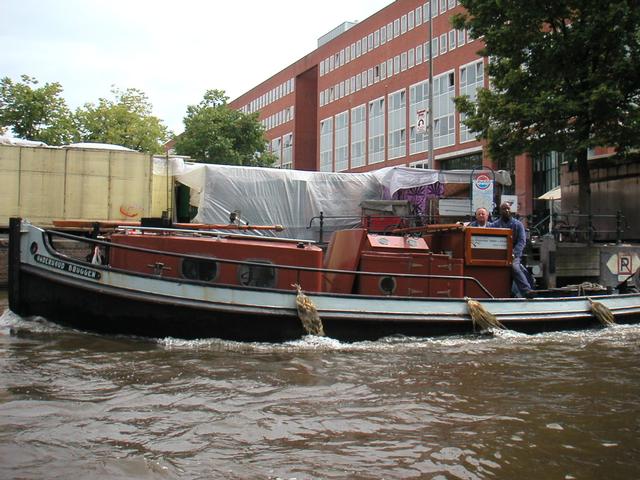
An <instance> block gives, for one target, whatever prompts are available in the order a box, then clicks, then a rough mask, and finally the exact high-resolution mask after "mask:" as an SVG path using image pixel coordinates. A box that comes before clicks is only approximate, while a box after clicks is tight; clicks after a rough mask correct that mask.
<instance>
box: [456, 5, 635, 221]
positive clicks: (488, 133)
mask: <svg viewBox="0 0 640 480" xmlns="http://www.w3.org/2000/svg"><path fill="white" fill-rule="evenodd" d="M460 3H461V4H462V5H463V6H464V7H465V8H466V10H467V13H465V14H459V15H456V16H455V17H454V19H453V24H454V26H455V27H456V28H467V29H468V30H469V33H470V34H471V35H472V37H473V38H480V37H482V39H483V41H484V44H485V48H484V49H483V50H482V51H481V52H480V53H481V54H482V55H484V56H488V57H489V75H490V78H491V89H490V90H487V89H484V90H481V91H479V92H478V98H477V101H476V102H475V103H474V102H471V101H470V100H469V98H466V97H461V98H457V99H456V106H457V108H458V110H459V111H460V112H462V113H464V114H465V115H466V116H467V118H466V120H465V122H464V123H465V124H466V125H467V126H468V127H469V128H471V129H472V130H473V131H475V132H478V134H479V135H478V136H479V138H482V139H485V140H487V141H488V145H489V151H490V153H491V155H492V156H493V157H494V158H497V159H499V158H500V157H508V156H511V157H512V156H514V155H517V154H520V153H524V152H528V153H531V154H534V155H535V154H539V153H544V152H549V151H553V150H555V151H561V152H565V153H567V154H569V156H570V157H573V158H574V159H575V160H576V162H577V167H578V177H579V182H580V186H579V195H578V202H579V207H580V212H581V213H583V214H587V213H590V212H591V204H590V203H591V202H590V197H591V187H590V183H591V181H590V174H589V167H588V161H587V153H588V149H589V148H593V147H596V146H609V147H614V148H615V149H616V150H617V152H618V154H619V155H625V154H627V153H629V152H630V151H632V150H633V149H634V148H637V147H638V146H639V145H640V81H638V79H640V2H638V1H637V0H610V1H607V2H603V1H601V0H530V1H526V2H523V1H521V0H461V2H460Z"/></svg>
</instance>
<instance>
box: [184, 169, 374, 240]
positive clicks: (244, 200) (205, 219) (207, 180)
mask: <svg viewBox="0 0 640 480" xmlns="http://www.w3.org/2000/svg"><path fill="white" fill-rule="evenodd" d="M198 167H199V168H197V167H196V168H192V167H191V166H190V167H187V168H185V171H184V173H182V174H180V175H178V176H177V179H178V181H180V182H181V183H183V184H185V185H187V186H189V187H190V188H192V189H195V190H196V191H199V192H201V195H200V196H199V202H198V215H197V216H196V217H195V218H194V220H193V221H194V222H195V223H209V224H211V223H228V222H229V216H230V214H231V212H236V213H237V215H238V218H239V221H240V223H242V224H249V225H282V226H283V227H284V228H285V230H284V231H283V232H279V233H277V232H275V231H261V233H263V234H266V235H273V236H275V235H278V236H286V237H290V238H299V239H306V240H318V239H319V227H320V222H319V219H318V218H316V219H315V220H314V221H313V222H312V219H313V218H314V217H318V216H319V215H320V212H322V214H323V216H324V217H325V218H324V225H323V235H324V236H323V239H324V240H328V238H329V233H330V232H331V231H333V230H335V229H338V228H349V227H354V226H356V225H357V224H358V223H359V222H360V214H361V211H360V202H362V201H363V200H373V199H379V198H382V186H381V184H380V183H379V182H378V180H377V179H376V177H375V176H374V175H373V174H372V173H366V174H352V173H320V172H305V171H298V170H278V169H272V168H257V167H236V166H228V165H199V166H198ZM336 217H339V218H336ZM309 225H311V227H310V228H309Z"/></svg>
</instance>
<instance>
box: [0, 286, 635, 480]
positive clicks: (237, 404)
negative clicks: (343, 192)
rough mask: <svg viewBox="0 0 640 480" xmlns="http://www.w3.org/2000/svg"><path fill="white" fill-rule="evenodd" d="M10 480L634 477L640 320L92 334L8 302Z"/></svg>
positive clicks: (3, 406) (2, 362) (5, 401)
mask: <svg viewBox="0 0 640 480" xmlns="http://www.w3.org/2000/svg"><path fill="white" fill-rule="evenodd" d="M0 303H2V305H1V307H2V308H1V309H0V312H2V311H4V313H3V314H2V316H1V317H0V478H3V479H10V478H92V479H94V478H98V479H113V478H122V479H124V478H127V479H129V478H153V479H156V478H181V479H183V478H185V479H204V478H207V479H208V478H224V479H485V478H487V479H488V478H490V479H519V478H540V479H600V478H607V479H625V480H626V479H635V478H640V401H639V400H640V366H639V354H640V327H635V326H632V327H629V326H616V327H613V328H609V329H602V330H591V331H586V332H580V333H560V334H544V335H536V336H524V335H518V334H513V333H508V332H507V333H500V334H496V335H495V336H482V337H445V338H439V339H434V340H416V339H406V338H404V339H402V338H394V339H387V340H384V341H378V342H367V343H356V344H344V343H339V342H336V341H333V340H330V339H318V338H313V337H310V338H304V339H301V340H300V341H296V342H291V343H286V344H238V343H232V342H222V341H216V340H209V341H189V342H187V341H180V340H174V339H160V340H145V339H138V338H130V337H108V336H98V335H93V334H88V333H83V332H78V331H74V330H70V329H65V328H61V327H58V326H55V325H53V324H50V323H48V322H46V321H45V320H43V319H22V318H20V317H18V316H16V315H14V314H13V313H11V312H9V311H8V310H6V294H3V297H0Z"/></svg>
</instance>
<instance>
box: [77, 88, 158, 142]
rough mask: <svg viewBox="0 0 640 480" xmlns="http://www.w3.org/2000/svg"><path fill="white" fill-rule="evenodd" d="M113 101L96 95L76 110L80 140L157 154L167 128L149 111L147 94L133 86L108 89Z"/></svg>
mask: <svg viewBox="0 0 640 480" xmlns="http://www.w3.org/2000/svg"><path fill="white" fill-rule="evenodd" d="M111 93H112V94H113V96H114V100H109V99H106V98H100V99H99V100H98V104H97V105H95V104H92V103H86V104H85V105H84V107H83V108H79V109H78V110H77V111H76V119H77V122H78V125H79V129H80V138H81V140H82V141H84V142H97V143H111V144H115V145H122V146H124V147H128V148H131V149H133V150H138V151H141V152H150V153H161V152H162V151H163V147H162V146H163V144H164V143H165V142H166V140H167V136H168V135H167V127H165V126H164V125H163V124H162V122H161V121H160V119H158V118H157V117H155V116H153V115H152V114H151V111H152V106H151V103H149V100H148V99H147V96H146V95H145V93H144V92H142V91H141V90H138V89H136V88H127V89H126V90H124V91H122V90H119V89H117V88H114V89H112V90H111Z"/></svg>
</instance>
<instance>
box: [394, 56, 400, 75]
mask: <svg viewBox="0 0 640 480" xmlns="http://www.w3.org/2000/svg"><path fill="white" fill-rule="evenodd" d="M393 73H394V74H396V75H397V74H399V73H400V55H396V56H395V57H393Z"/></svg>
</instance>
